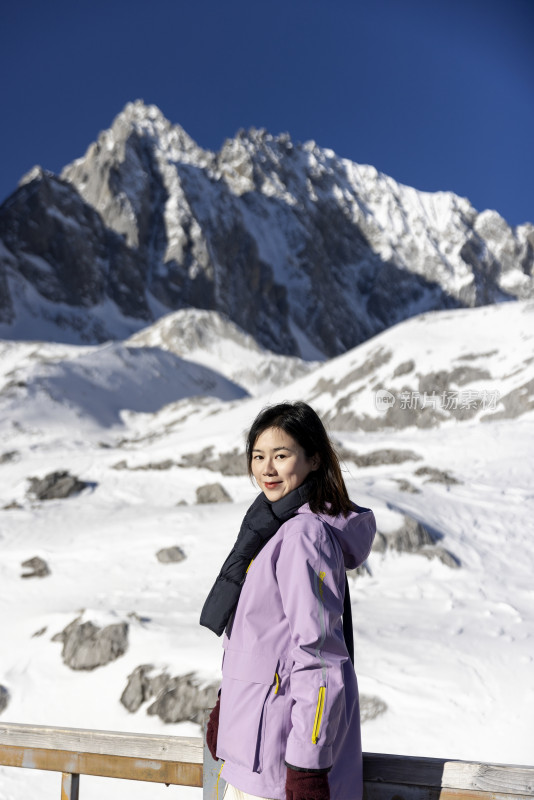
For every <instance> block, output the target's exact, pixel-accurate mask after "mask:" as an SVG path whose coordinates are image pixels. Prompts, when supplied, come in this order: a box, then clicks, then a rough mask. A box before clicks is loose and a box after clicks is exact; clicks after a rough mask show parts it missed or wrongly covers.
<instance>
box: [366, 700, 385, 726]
mask: <svg viewBox="0 0 534 800" xmlns="http://www.w3.org/2000/svg"><path fill="white" fill-rule="evenodd" d="M387 710H388V707H387V704H386V703H384V701H383V700H381V699H380V698H379V697H375V696H374V695H365V694H363V695H362V694H361V695H360V720H361V723H362V725H363V723H364V722H369V721H370V720H372V719H376V718H377V717H379V716H380V715H381V714H385V712H386V711H387Z"/></svg>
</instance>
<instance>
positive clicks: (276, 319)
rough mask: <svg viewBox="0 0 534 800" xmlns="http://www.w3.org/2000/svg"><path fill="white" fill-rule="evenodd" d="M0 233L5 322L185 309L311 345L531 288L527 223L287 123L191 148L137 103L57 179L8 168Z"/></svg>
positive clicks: (9, 328)
mask: <svg viewBox="0 0 534 800" xmlns="http://www.w3.org/2000/svg"><path fill="white" fill-rule="evenodd" d="M0 239H1V240H2V242H3V246H2V247H1V248H0V334H2V335H4V336H8V337H9V338H15V337H19V338H20V337H22V336H23V334H22V331H23V330H30V329H31V328H32V327H33V330H34V331H35V330H36V329H40V328H42V331H43V333H42V334H37V335H38V336H39V338H45V336H49V335H50V324H52V325H55V327H56V333H55V338H56V339H59V340H62V341H70V342H83V341H92V342H94V341H102V340H103V339H106V338H115V337H125V336H127V335H128V334H129V333H132V332H133V331H134V330H136V329H139V328H141V327H142V326H143V325H144V324H146V322H147V321H149V320H154V319H157V318H159V317H160V316H161V315H162V314H164V313H168V312H169V311H170V310H177V309H181V308H184V307H196V308H204V309H211V310H218V311H220V312H221V313H223V314H225V315H226V316H227V317H228V318H229V319H230V320H232V321H233V322H234V323H236V324H237V325H238V326H239V327H240V328H241V329H242V330H244V331H247V332H248V333H250V334H251V335H252V336H254V338H255V339H256V340H257V341H258V342H259V343H260V344H261V345H262V346H264V347H267V348H268V349H270V350H272V351H274V352H276V353H279V354H286V355H287V354H291V355H299V356H301V357H303V358H306V359H321V358H324V356H325V355H326V356H329V357H331V356H334V355H338V354H340V353H343V352H345V351H346V350H348V349H350V348H352V347H354V346H355V345H356V344H358V343H360V342H363V341H365V340H366V339H368V338H369V337H370V336H372V335H374V334H376V333H378V332H379V331H381V330H384V328H387V327H388V326H390V325H392V324H394V323H397V322H399V321H401V320H403V319H406V318H407V317H410V316H413V315H415V314H418V313H421V312H423V311H427V310H432V309H440V308H449V307H462V306H468V307H471V306H478V305H483V304H486V303H491V302H497V301H500V300H504V299H514V298H522V299H525V298H528V297H532V295H533V291H534V288H533V280H532V270H533V265H534V249H533V248H534V227H533V226H532V225H531V224H525V225H523V226H520V227H518V228H514V229H513V228H511V227H510V226H509V225H508V224H507V223H506V221H505V220H504V219H502V217H500V216H499V215H498V214H497V213H496V212H494V211H483V212H482V213H478V212H477V211H476V210H475V209H474V208H473V207H472V206H471V204H470V203H469V201H468V200H466V199H465V198H460V197H457V196H456V195H454V194H451V193H445V192H438V193H435V194H428V193H423V192H418V191H416V190H415V189H412V188H410V187H407V186H402V185H400V184H398V183H396V182H395V181H394V180H393V179H391V178H389V177H388V176H386V175H383V174H381V173H379V172H377V171H376V169H374V168H373V167H371V166H365V165H359V164H355V163H352V162H350V161H347V160H345V159H341V158H339V157H337V156H336V154H335V153H333V152H332V151H331V150H327V149H324V148H320V147H318V146H317V145H316V144H315V143H314V142H307V143H305V144H300V143H293V142H292V141H291V139H290V137H289V136H288V135H287V134H282V135H280V136H272V135H271V134H269V133H267V132H266V131H264V130H255V129H252V130H250V131H248V132H244V131H241V132H239V133H238V134H237V136H236V137H235V138H234V139H231V140H228V141H227V142H225V143H224V145H223V147H222V148H221V150H220V152H219V153H211V152H207V151H204V150H202V149H201V148H199V147H198V146H197V145H196V144H195V143H194V142H193V141H192V140H191V139H190V137H189V136H188V135H187V134H186V133H185V132H184V131H183V129H182V128H180V127H179V126H177V125H171V123H170V122H169V121H168V120H166V119H165V117H164V116H163V114H162V113H161V112H160V111H159V109H157V108H156V107H155V106H146V105H144V103H142V102H141V101H137V102H135V103H129V104H128V105H127V106H126V107H125V109H124V110H123V111H122V112H121V113H120V114H119V115H118V116H117V118H116V119H115V120H114V122H113V124H112V126H111V128H110V129H109V130H106V131H104V132H102V133H101V134H100V136H99V137H98V140H97V141H96V142H95V143H93V144H92V145H91V146H90V147H89V149H88V150H87V152H86V154H85V155H84V156H83V157H82V158H80V159H77V160H76V161H75V162H73V163H72V164H70V165H67V166H66V167H65V169H64V170H63V172H62V174H61V177H57V176H54V175H52V174H50V173H46V172H44V171H43V170H40V169H35V170H33V171H32V172H31V173H30V174H29V175H28V176H26V177H25V178H24V180H23V182H22V185H21V186H20V187H19V189H18V190H17V191H16V192H15V193H14V194H13V195H12V196H11V197H10V198H8V200H7V201H6V202H5V203H4V204H3V205H2V207H1V208H0ZM106 303H110V304H112V306H113V308H114V310H115V313H114V314H113V316H112V319H110V320H109V319H108V316H107V315H103V314H101V307H102V305H103V304H104V305H105V304H106ZM56 305H57V306H58V307H57V309H54V307H55V306H56ZM93 312H95V313H93ZM32 335H34V336H35V335H36V334H35V333H33V334H32ZM26 336H27V334H26V335H25V336H24V338H26Z"/></svg>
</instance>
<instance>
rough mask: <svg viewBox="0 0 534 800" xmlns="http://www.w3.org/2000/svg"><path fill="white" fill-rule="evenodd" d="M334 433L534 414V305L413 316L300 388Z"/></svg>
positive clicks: (296, 385)
mask: <svg viewBox="0 0 534 800" xmlns="http://www.w3.org/2000/svg"><path fill="white" fill-rule="evenodd" d="M291 392H292V395H293V394H296V395H297V396H302V397H305V398H306V399H307V400H308V401H309V402H310V403H311V404H312V405H313V406H314V407H315V408H317V409H318V410H319V411H320V413H321V414H322V415H323V417H324V418H325V419H326V420H327V421H328V423H329V424H330V425H331V427H332V428H334V429H343V430H364V431H373V430H383V429H388V428H393V429H395V428H404V427H408V426H413V425H415V426H417V427H420V428H430V427H434V426H437V425H439V424H441V423H444V422H447V421H451V420H466V419H473V420H479V421H481V422H488V421H492V420H493V421H494V420H496V419H506V418H509V419H512V418H515V417H518V416H521V415H522V414H525V413H526V412H528V411H532V410H534V303H533V302H531V301H526V302H519V303H501V304H499V305H492V306H485V307H483V308H478V309H469V310H463V309H458V310H454V311H436V312H431V313H428V314H424V315H421V316H418V317H414V318H413V319H411V320H407V321H406V322H403V323H400V324H399V325H396V326H394V327H392V328H389V329H388V330H387V331H384V333H381V334H379V335H378V336H375V337H374V338H373V339H371V340H369V341H368V342H365V344H363V345H360V347H357V348H355V349H354V350H351V351H349V352H348V353H345V354H344V355H342V356H338V358H336V359H332V360H330V361H328V362H327V363H326V364H324V365H322V366H320V367H319V368H318V369H316V370H315V371H314V372H313V373H311V374H310V375H309V376H307V377H305V378H302V379H300V380H299V381H297V382H295V383H294V384H293V386H292V387H291Z"/></svg>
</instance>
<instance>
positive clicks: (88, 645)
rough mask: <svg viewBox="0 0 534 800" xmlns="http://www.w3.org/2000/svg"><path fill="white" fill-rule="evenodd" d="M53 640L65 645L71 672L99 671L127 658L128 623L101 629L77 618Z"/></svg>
mask: <svg viewBox="0 0 534 800" xmlns="http://www.w3.org/2000/svg"><path fill="white" fill-rule="evenodd" d="M52 641H54V642H63V651H62V653H61V655H62V657H63V661H64V662H65V664H66V665H67V666H68V667H70V668H71V669H76V670H78V669H86V670H91V669H96V668H97V667H102V666H104V665H105V664H109V662H110V661H114V660H115V659H116V658H119V656H122V655H124V653H125V652H126V650H127V649H128V623H127V622H119V623H116V624H114V625H107V626H106V627H104V628H99V627H98V626H97V625H94V624H93V623H92V622H82V621H81V618H80V617H77V618H76V619H75V620H73V621H72V622H71V623H70V625H67V627H66V628H65V630H64V631H62V632H61V633H58V634H56V635H55V636H54V637H53V639H52Z"/></svg>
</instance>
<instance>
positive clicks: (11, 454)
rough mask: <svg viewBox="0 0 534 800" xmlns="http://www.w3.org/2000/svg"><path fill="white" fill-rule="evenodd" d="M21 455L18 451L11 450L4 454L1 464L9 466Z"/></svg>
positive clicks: (0, 457) (0, 458) (0, 456)
mask: <svg viewBox="0 0 534 800" xmlns="http://www.w3.org/2000/svg"><path fill="white" fill-rule="evenodd" d="M19 455H20V454H19V451H18V450H9V451H8V452H7V453H2V455H0V464H9V463H10V462H11V461H15V459H17V458H18V457H19Z"/></svg>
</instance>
